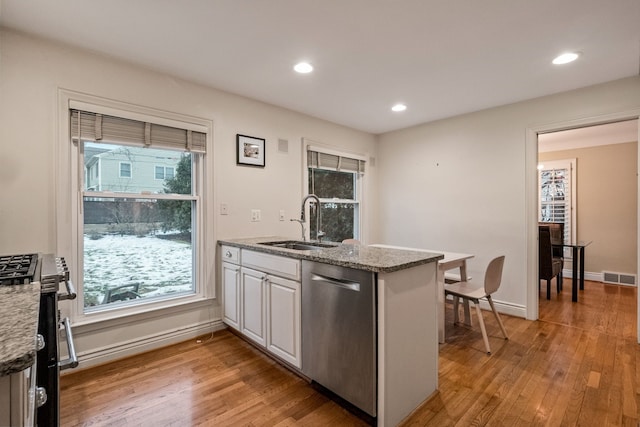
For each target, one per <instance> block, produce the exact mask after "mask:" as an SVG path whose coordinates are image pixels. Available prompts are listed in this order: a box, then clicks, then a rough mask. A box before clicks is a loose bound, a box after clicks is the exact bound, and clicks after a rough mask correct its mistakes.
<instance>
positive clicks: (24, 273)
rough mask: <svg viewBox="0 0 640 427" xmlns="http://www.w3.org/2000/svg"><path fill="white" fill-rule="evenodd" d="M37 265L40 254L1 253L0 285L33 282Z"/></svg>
mask: <svg viewBox="0 0 640 427" xmlns="http://www.w3.org/2000/svg"><path fill="white" fill-rule="evenodd" d="M37 266H38V254H26V255H0V285H20V284H23V283H30V282H32V281H33V279H34V277H35V275H36V268H37Z"/></svg>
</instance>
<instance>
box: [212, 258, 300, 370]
mask: <svg viewBox="0 0 640 427" xmlns="http://www.w3.org/2000/svg"><path fill="white" fill-rule="evenodd" d="M222 261H223V262H222V298H223V309H224V313H223V320H224V322H225V323H226V324H227V325H229V326H230V327H232V328H234V329H236V330H238V331H240V333H242V334H243V335H244V336H246V337H247V338H249V339H251V340H252V341H254V342H255V343H257V344H258V345H260V346H262V347H265V348H266V349H267V350H268V351H269V352H270V353H272V354H274V355H275V356H277V357H279V358H280V359H282V360H283V361H286V362H287V363H289V364H290V365H292V366H294V367H296V368H301V364H302V358H301V347H302V346H301V315H300V299H301V293H300V291H301V286H300V280H301V279H300V277H301V264H300V261H299V260H297V259H293V258H287V257H282V256H277V255H271V254H266V253H262V252H255V251H250V250H246V249H242V250H239V249H238V248H235V247H232V246H222Z"/></svg>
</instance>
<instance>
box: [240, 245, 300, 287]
mask: <svg viewBox="0 0 640 427" xmlns="http://www.w3.org/2000/svg"><path fill="white" fill-rule="evenodd" d="M242 265H244V266H249V267H252V268H256V269H258V270H260V271H264V272H267V273H271V274H275V275H276V276H280V277H284V278H286V279H291V280H297V281H300V260H297V259H293V258H288V257H283V256H278V255H271V254H266V253H263V252H254V251H248V250H245V249H243V250H242Z"/></svg>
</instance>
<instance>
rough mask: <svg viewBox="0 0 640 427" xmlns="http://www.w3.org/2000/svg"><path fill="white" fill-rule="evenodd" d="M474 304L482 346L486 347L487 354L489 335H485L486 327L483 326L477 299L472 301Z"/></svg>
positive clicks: (489, 350) (489, 349)
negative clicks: (482, 341)
mask: <svg viewBox="0 0 640 427" xmlns="http://www.w3.org/2000/svg"><path fill="white" fill-rule="evenodd" d="M473 304H474V305H475V306H476V313H478V323H480V330H481V331H482V339H483V340H484V346H485V347H486V348H487V354H491V347H489V337H487V328H485V326H484V319H483V318H482V310H480V304H479V301H474V302H473Z"/></svg>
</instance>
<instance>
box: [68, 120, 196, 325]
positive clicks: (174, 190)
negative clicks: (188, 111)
mask: <svg viewBox="0 0 640 427" xmlns="http://www.w3.org/2000/svg"><path fill="white" fill-rule="evenodd" d="M145 118H148V119H150V120H153V119H154V117H145ZM160 120H161V119H160ZM169 123H174V122H173V121H170V122H169ZM188 126H189V123H185V127H188ZM69 127H70V129H69V130H70V136H71V142H72V144H73V145H74V146H76V147H77V150H75V151H74V152H76V153H77V156H78V158H77V162H78V168H77V170H78V174H79V176H78V177H77V178H78V179H77V187H78V188H77V191H78V192H79V196H80V197H79V198H78V199H79V202H80V205H79V209H78V212H79V213H78V217H77V219H78V228H79V231H80V232H79V233H78V237H79V239H78V240H79V241H78V248H80V250H79V251H78V253H79V260H78V262H79V265H80V266H81V270H80V275H79V276H80V277H79V278H78V280H79V293H78V294H79V297H78V299H79V304H80V305H81V307H80V308H81V311H82V313H83V315H86V316H95V315H102V316H105V317H108V316H110V313H112V312H113V310H114V309H118V310H120V309H122V310H129V311H131V312H135V310H137V309H138V308H139V307H143V306H145V307H147V306H148V304H153V303H159V304H162V301H167V300H172V299H177V298H182V299H184V298H190V297H191V298H196V294H197V293H198V292H201V290H200V289H199V288H198V286H197V283H198V281H199V278H198V275H197V272H198V270H199V268H200V267H199V264H200V259H201V255H200V254H201V250H200V248H201V242H200V240H199V239H198V233H197V230H198V229H200V228H201V227H202V222H203V220H202V217H203V215H202V207H201V205H202V203H201V197H202V189H203V182H202V181H203V174H202V167H203V166H202V165H203V162H202V158H203V155H204V154H205V151H206V139H207V134H206V133H203V132H198V131H195V130H193V129H188V128H179V127H172V126H167V125H165V124H159V123H154V122H152V121H146V120H132V119H130V118H125V117H117V116H114V115H106V114H100V113H95V112H90V111H82V110H78V109H71V110H70V120H69ZM83 169H84V171H83ZM82 172H84V173H82ZM80 174H81V175H80ZM80 177H84V182H82V179H80ZM165 304H167V303H165Z"/></svg>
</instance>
